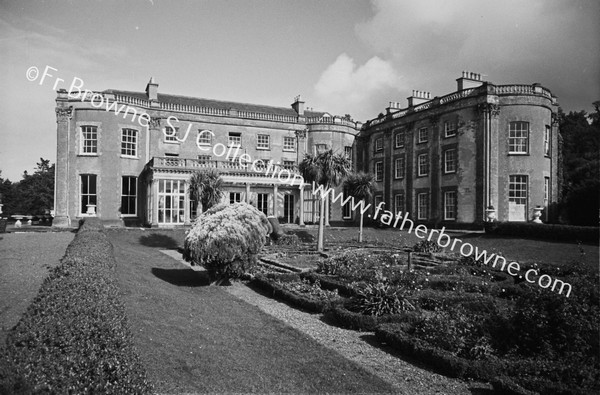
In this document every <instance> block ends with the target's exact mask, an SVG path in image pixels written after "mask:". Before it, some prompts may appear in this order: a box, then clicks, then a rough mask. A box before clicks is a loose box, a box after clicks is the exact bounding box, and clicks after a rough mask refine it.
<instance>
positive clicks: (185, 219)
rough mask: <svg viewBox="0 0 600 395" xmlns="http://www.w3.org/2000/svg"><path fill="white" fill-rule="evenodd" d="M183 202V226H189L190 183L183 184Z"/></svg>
mask: <svg viewBox="0 0 600 395" xmlns="http://www.w3.org/2000/svg"><path fill="white" fill-rule="evenodd" d="M183 201H184V203H183V204H184V207H183V224H184V225H190V224H191V223H192V222H191V220H190V183H189V182H187V181H186V183H185V198H184V200H183Z"/></svg>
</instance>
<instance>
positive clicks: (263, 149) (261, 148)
mask: <svg viewBox="0 0 600 395" xmlns="http://www.w3.org/2000/svg"><path fill="white" fill-rule="evenodd" d="M256 150H257V151H271V148H265V147H256Z"/></svg>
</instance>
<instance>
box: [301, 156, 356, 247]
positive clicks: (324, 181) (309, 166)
mask: <svg viewBox="0 0 600 395" xmlns="http://www.w3.org/2000/svg"><path fill="white" fill-rule="evenodd" d="M351 166H352V164H351V162H350V160H349V159H348V158H347V157H346V155H343V154H334V153H333V150H329V151H325V152H322V153H320V154H318V155H310V154H306V155H305V157H304V160H302V162H300V164H299V165H298V170H300V173H301V174H302V177H303V178H304V181H306V182H308V183H313V182H314V183H316V184H320V185H323V187H324V188H325V189H324V191H323V192H324V193H323V192H321V204H320V207H319V232H318V237H317V250H318V251H319V252H322V251H323V228H324V213H325V201H326V199H327V196H328V192H329V189H330V188H331V187H336V186H338V185H340V183H341V182H342V180H343V179H344V178H345V177H346V176H347V175H348V174H349V173H350V168H351Z"/></svg>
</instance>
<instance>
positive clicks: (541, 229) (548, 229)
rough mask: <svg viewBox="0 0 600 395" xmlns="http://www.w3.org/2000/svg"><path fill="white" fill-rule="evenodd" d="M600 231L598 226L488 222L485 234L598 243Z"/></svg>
mask: <svg viewBox="0 0 600 395" xmlns="http://www.w3.org/2000/svg"><path fill="white" fill-rule="evenodd" d="M599 229H600V228H598V227H597V226H595V227H593V226H572V225H557V224H536V223H533V222H486V224H485V233H488V234H492V235H501V236H514V237H526V238H532V239H547V240H557V241H581V242H593V243H598V239H599V237H600V232H599Z"/></svg>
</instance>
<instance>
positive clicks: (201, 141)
mask: <svg viewBox="0 0 600 395" xmlns="http://www.w3.org/2000/svg"><path fill="white" fill-rule="evenodd" d="M211 143H212V134H211V131H210V130H198V137H197V138H196V144H198V145H210V144H211Z"/></svg>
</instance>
